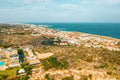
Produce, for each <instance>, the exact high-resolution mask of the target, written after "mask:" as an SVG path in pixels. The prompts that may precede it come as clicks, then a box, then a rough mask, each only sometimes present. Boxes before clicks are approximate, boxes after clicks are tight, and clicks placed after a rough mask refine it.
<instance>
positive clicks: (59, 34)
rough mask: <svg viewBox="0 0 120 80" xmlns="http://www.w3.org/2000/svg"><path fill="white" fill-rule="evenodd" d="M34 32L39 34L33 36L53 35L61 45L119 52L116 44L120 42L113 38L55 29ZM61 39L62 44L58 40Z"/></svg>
mask: <svg viewBox="0 0 120 80" xmlns="http://www.w3.org/2000/svg"><path fill="white" fill-rule="evenodd" d="M32 29H33V31H35V32H37V34H32V35H34V36H38V35H41V34H42V35H51V36H53V37H54V38H55V40H54V43H55V44H57V45H58V44H59V45H81V44H83V45H85V46H87V47H95V48H100V47H101V48H105V49H107V50H110V51H119V50H120V47H119V46H117V45H116V44H117V43H118V41H119V40H117V39H113V38H106V37H103V36H97V35H92V34H86V33H78V32H66V31H58V30H54V29H49V28H46V27H41V26H39V27H35V26H34V27H32ZM57 38H59V39H60V41H61V42H59V40H58V39H57Z"/></svg>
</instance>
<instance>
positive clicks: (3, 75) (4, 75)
mask: <svg viewBox="0 0 120 80" xmlns="http://www.w3.org/2000/svg"><path fill="white" fill-rule="evenodd" d="M18 70H19V68H18V67H16V68H11V69H7V70H5V71H0V77H1V79H5V78H7V77H10V76H16V75H17V71H18Z"/></svg>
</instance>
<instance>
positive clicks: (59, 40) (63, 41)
mask: <svg viewBox="0 0 120 80" xmlns="http://www.w3.org/2000/svg"><path fill="white" fill-rule="evenodd" d="M54 45H61V46H68V45H69V43H68V40H67V39H63V38H59V37H55V38H54Z"/></svg>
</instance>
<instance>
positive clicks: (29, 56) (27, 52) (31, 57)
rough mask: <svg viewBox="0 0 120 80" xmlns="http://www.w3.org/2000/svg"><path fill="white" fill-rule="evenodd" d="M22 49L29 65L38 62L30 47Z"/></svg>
mask: <svg viewBox="0 0 120 80" xmlns="http://www.w3.org/2000/svg"><path fill="white" fill-rule="evenodd" d="M24 51H25V57H26V59H27V62H28V63H29V65H30V66H34V65H36V64H40V61H39V59H38V58H37V56H36V55H35V54H34V53H33V51H32V50H31V49H30V48H25V49H24Z"/></svg>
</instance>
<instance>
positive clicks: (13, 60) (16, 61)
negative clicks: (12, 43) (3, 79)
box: [9, 53, 20, 67]
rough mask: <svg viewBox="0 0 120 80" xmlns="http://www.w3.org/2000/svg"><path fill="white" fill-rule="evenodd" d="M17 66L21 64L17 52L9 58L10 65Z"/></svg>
mask: <svg viewBox="0 0 120 80" xmlns="http://www.w3.org/2000/svg"><path fill="white" fill-rule="evenodd" d="M16 66H20V63H19V55H18V54H17V53H16V54H12V55H10V58H9V67H16Z"/></svg>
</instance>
